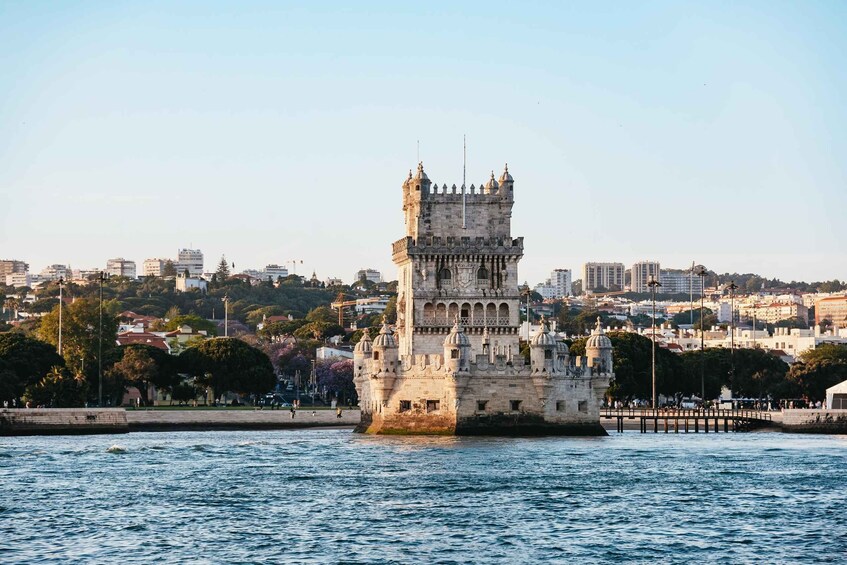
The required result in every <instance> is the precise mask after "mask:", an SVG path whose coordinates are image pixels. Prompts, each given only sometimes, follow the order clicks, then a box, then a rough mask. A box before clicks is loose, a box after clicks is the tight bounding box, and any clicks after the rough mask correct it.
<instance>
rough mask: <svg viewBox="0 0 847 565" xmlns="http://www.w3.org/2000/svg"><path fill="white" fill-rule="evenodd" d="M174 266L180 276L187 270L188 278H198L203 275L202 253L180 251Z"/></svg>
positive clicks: (194, 250) (197, 250)
mask: <svg viewBox="0 0 847 565" xmlns="http://www.w3.org/2000/svg"><path fill="white" fill-rule="evenodd" d="M174 266H176V272H177V273H178V274H180V275H183V274H184V273H185V271H186V270H188V274H189V276H191V277H199V276H201V275H202V274H203V252H202V251H200V250H199V249H180V250H179V253H178V254H177V259H176V263H174Z"/></svg>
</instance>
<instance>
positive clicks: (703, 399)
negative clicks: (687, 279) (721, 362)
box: [697, 266, 707, 408]
mask: <svg viewBox="0 0 847 565" xmlns="http://www.w3.org/2000/svg"><path fill="white" fill-rule="evenodd" d="M706 275H707V273H706V269H705V268H704V267H702V266H701V267H700V271H698V272H697V276H698V277H700V401H701V402H702V403H703V407H704V408H705V406H706V357H705V356H706V349H705V344H706V339H705V334H704V333H703V298H704V297H705V294H706Z"/></svg>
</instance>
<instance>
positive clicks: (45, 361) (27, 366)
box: [0, 333, 65, 401]
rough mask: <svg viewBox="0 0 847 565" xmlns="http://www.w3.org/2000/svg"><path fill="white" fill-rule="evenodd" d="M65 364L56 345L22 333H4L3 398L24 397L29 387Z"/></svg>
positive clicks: (0, 358)
mask: <svg viewBox="0 0 847 565" xmlns="http://www.w3.org/2000/svg"><path fill="white" fill-rule="evenodd" d="M64 364H65V361H64V359H62V358H61V357H60V356H59V355H58V354H57V353H56V348H55V347H53V346H51V345H49V344H47V343H45V342H43V341H41V340H37V339H34V338H32V337H27V336H25V335H24V334H22V333H4V334H0V401H2V400H10V401H11V400H12V399H18V398H21V396H22V395H23V393H24V391H25V390H26V388H27V387H28V386H30V385H33V384H35V383H38V382H39V381H41V379H43V378H44V377H45V376H46V375H47V373H48V372H50V371H51V370H52V369H53V367H62V366H64Z"/></svg>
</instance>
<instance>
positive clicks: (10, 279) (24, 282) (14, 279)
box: [5, 271, 32, 288]
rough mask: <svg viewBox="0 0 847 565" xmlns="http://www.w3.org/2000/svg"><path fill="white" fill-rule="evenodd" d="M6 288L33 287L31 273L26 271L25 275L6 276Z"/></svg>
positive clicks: (12, 274)
mask: <svg viewBox="0 0 847 565" xmlns="http://www.w3.org/2000/svg"><path fill="white" fill-rule="evenodd" d="M5 278H6V286H14V287H16V288H17V287H22V286H26V287H31V286H32V277H31V276H30V274H29V273H27V272H26V271H24V272H23V273H9V274H8V275H6V277H5Z"/></svg>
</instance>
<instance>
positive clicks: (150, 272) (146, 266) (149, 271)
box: [142, 257, 176, 277]
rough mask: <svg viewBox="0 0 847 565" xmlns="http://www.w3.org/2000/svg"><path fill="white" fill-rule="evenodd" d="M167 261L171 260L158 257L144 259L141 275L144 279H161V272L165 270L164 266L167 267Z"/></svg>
mask: <svg viewBox="0 0 847 565" xmlns="http://www.w3.org/2000/svg"><path fill="white" fill-rule="evenodd" d="M168 261H171V260H170V259H160V258H159V257H153V258H152V259H145V260H144V263H143V265H142V275H143V276H145V277H161V276H162V272H163V271H164V270H165V265H167V263H168ZM174 266H176V265H174Z"/></svg>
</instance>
